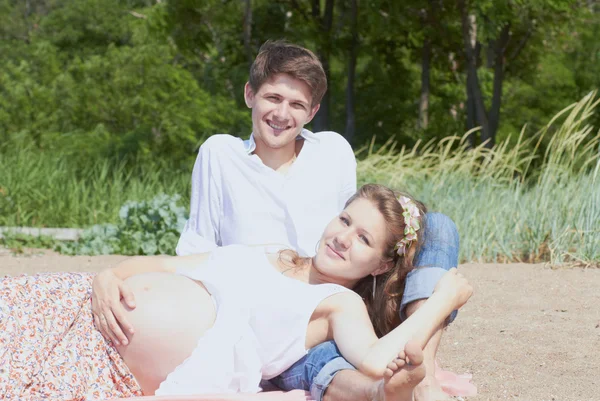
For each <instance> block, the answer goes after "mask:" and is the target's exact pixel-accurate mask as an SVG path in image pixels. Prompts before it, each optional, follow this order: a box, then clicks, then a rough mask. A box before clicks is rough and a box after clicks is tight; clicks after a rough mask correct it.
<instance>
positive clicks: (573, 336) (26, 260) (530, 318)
mask: <svg viewBox="0 0 600 401" xmlns="http://www.w3.org/2000/svg"><path fill="white" fill-rule="evenodd" d="M122 259H123V257H122V256H101V257H87V256H76V257H69V256H62V255H58V254H56V253H53V252H42V253H40V252H38V251H35V252H34V253H33V254H29V255H25V256H24V255H21V256H15V255H12V254H11V253H10V252H9V251H6V250H2V249H0V274H1V275H7V274H8V275H16V274H20V273H36V272H45V271H99V270H100V269H102V268H104V267H107V266H111V265H113V264H115V263H117V262H118V261H120V260H122ZM461 271H462V272H463V273H464V274H465V275H466V276H467V277H468V278H469V280H470V281H471V282H472V283H473V286H474V288H475V295H474V296H473V298H472V299H471V301H469V303H468V304H467V305H466V306H465V307H464V308H463V309H462V310H461V312H460V313H459V316H458V319H457V320H456V322H455V323H454V324H453V325H451V326H450V328H449V329H448V330H447V332H446V334H445V335H444V337H443V339H442V346H441V350H440V353H439V359H440V362H441V364H442V366H443V367H444V368H445V369H449V370H452V371H454V372H457V373H465V372H468V373H471V374H473V381H474V383H475V384H476V385H477V387H478V391H479V394H478V396H477V397H470V398H469V401H470V400H504V399H515V400H557V401H562V400H600V389H599V388H598V386H599V385H600V269H586V270H583V269H578V268H577V269H576V268H573V269H550V268H548V267H545V266H544V265H528V264H465V265H462V266H461Z"/></svg>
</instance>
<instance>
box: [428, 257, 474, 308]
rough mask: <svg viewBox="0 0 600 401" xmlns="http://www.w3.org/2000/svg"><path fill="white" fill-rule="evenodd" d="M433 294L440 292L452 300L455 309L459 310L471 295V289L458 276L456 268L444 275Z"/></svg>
mask: <svg viewBox="0 0 600 401" xmlns="http://www.w3.org/2000/svg"><path fill="white" fill-rule="evenodd" d="M433 292H441V293H444V294H447V295H449V296H450V297H451V298H452V299H454V301H455V303H456V306H455V309H459V308H460V307H462V306H463V305H464V304H466V303H467V301H468V300H469V298H471V295H473V287H472V286H471V284H469V282H468V281H467V279H466V278H465V277H464V276H463V275H462V274H460V273H459V272H458V271H457V270H456V267H453V268H452V269H450V270H448V273H446V274H444V275H443V276H442V278H441V279H440V281H438V283H437V285H436V286H435V289H434V290H433Z"/></svg>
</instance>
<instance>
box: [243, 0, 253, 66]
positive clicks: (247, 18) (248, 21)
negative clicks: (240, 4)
mask: <svg viewBox="0 0 600 401" xmlns="http://www.w3.org/2000/svg"><path fill="white" fill-rule="evenodd" d="M244 6H245V7H244V51H245V52H246V60H247V62H248V68H250V66H251V65H252V62H253V61H254V57H253V51H252V0H244Z"/></svg>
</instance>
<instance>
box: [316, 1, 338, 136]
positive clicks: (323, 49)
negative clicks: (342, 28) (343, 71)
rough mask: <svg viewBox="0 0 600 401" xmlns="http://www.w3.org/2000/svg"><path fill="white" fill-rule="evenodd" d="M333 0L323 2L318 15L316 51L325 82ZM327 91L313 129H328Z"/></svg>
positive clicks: (329, 53)
mask: <svg viewBox="0 0 600 401" xmlns="http://www.w3.org/2000/svg"><path fill="white" fill-rule="evenodd" d="M334 4H335V2H334V0H327V1H326V3H325V14H324V15H323V16H322V17H321V16H320V15H319V17H318V18H319V28H320V32H321V40H320V42H321V43H320V45H319V50H318V52H317V54H318V56H319V59H320V60H321V64H323V70H325V76H326V77H327V83H329V81H330V71H329V58H330V55H331V40H332V38H331V27H332V25H333V6H334ZM319 9H320V8H319V5H318V0H317V1H314V2H313V15H315V11H319ZM329 93H330V91H329V90H328V91H327V92H325V95H323V99H322V100H321V108H320V109H319V111H318V112H317V115H316V116H315V119H314V122H313V126H314V130H315V131H325V130H328V129H329V98H330V97H329Z"/></svg>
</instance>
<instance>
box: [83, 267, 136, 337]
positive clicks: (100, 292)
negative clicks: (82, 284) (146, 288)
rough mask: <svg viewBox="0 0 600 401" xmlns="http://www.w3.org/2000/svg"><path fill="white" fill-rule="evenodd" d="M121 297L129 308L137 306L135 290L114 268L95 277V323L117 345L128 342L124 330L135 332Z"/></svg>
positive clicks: (93, 287) (93, 290) (93, 302)
mask: <svg viewBox="0 0 600 401" xmlns="http://www.w3.org/2000/svg"><path fill="white" fill-rule="evenodd" d="M121 298H123V300H124V301H125V304H126V305H127V306H128V307H129V308H131V309H133V308H135V300H134V296H133V292H132V291H131V290H130V289H129V287H128V286H127V284H125V282H124V281H123V280H121V279H120V278H119V277H117V276H116V275H115V273H114V271H113V270H112V269H106V270H104V271H102V272H100V273H99V274H98V275H97V276H96V277H94V281H93V283H92V314H93V315H94V323H95V325H96V327H97V328H98V330H100V332H101V333H102V335H103V336H104V337H105V338H107V339H110V340H111V341H112V342H113V343H114V344H115V345H120V344H123V345H127V344H128V340H127V336H126V335H125V333H124V332H123V331H128V332H129V333H130V334H133V327H132V326H131V324H130V323H129V322H128V321H127V317H126V311H125V308H124V307H123V304H122V303H121Z"/></svg>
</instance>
